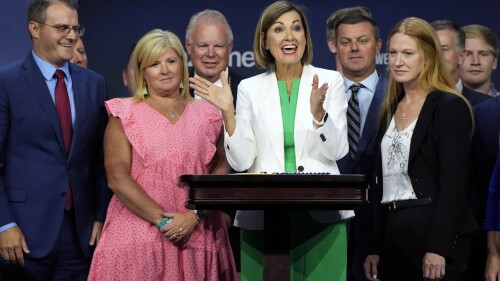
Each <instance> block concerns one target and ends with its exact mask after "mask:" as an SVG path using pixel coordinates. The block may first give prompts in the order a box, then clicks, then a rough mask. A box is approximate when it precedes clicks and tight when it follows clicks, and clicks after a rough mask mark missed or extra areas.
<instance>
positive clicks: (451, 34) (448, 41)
mask: <svg viewBox="0 0 500 281" xmlns="http://www.w3.org/2000/svg"><path fill="white" fill-rule="evenodd" d="M431 25H432V27H433V28H434V31H436V34H437V36H438V39H439V42H440V44H441V49H442V51H443V56H444V60H445V61H446V65H447V66H448V70H449V71H450V74H451V78H452V79H453V82H454V83H455V87H456V88H457V90H458V92H459V93H461V94H462V95H464V97H465V98H466V99H467V100H468V101H469V103H470V104H471V105H472V106H474V105H475V104H476V103H480V102H483V101H485V100H487V99H489V98H490V96H488V95H485V94H483V93H480V92H476V91H474V90H472V89H470V88H468V87H466V86H464V84H463V83H462V80H460V74H459V66H460V65H461V64H463V62H464V48H465V32H464V31H463V30H462V29H460V26H459V25H458V24H456V23H454V22H452V21H450V20H437V21H433V22H432V23H431Z"/></svg>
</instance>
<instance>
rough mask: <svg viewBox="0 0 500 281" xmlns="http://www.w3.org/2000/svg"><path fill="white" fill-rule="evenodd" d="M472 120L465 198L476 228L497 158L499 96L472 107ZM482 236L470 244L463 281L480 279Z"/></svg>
mask: <svg viewBox="0 0 500 281" xmlns="http://www.w3.org/2000/svg"><path fill="white" fill-rule="evenodd" d="M474 119H475V120H474V125H475V128H476V131H475V133H474V136H473V138H472V145H471V147H472V165H471V168H472V169H471V174H472V184H473V190H472V194H471V195H470V196H469V197H470V199H469V203H470V204H471V209H472V210H473V212H474V214H475V215H476V219H477V222H478V224H479V226H482V225H483V223H484V217H485V213H486V202H487V197H488V187H489V182H490V179H491V175H492V173H493V168H494V166H495V161H496V157H497V154H498V145H499V134H500V96H496V97H494V98H491V99H489V100H487V101H484V102H482V103H480V104H477V105H476V106H474ZM486 234H487V233H486V232H485V231H481V232H480V233H478V234H477V235H476V236H475V239H474V240H473V247H472V251H471V258H470V261H469V266H468V268H467V279H466V280H471V281H472V280H478V278H480V277H482V276H484V268H485V265H486V261H487V257H488V251H487V239H486V238H487V237H486ZM490 254H493V253H490ZM494 260H495V259H492V260H491V261H490V262H489V263H488V265H489V266H491V265H492V264H494V262H495V261H494Z"/></svg>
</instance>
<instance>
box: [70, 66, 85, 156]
mask: <svg viewBox="0 0 500 281" xmlns="http://www.w3.org/2000/svg"><path fill="white" fill-rule="evenodd" d="M69 69H70V73H71V80H72V82H73V98H74V101H75V113H74V114H75V123H74V125H73V137H72V138H71V146H70V150H69V152H70V153H69V157H71V156H72V154H73V150H74V149H73V147H76V146H77V145H78V144H77V142H78V139H79V135H80V131H81V129H82V127H83V125H84V123H85V122H84V121H85V120H86V116H85V114H86V111H85V108H86V106H85V102H86V97H85V94H86V92H87V91H85V83H84V80H83V77H82V72H81V70H80V69H77V68H76V67H74V66H73V65H72V64H69Z"/></svg>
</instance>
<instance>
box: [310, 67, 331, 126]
mask: <svg viewBox="0 0 500 281" xmlns="http://www.w3.org/2000/svg"><path fill="white" fill-rule="evenodd" d="M318 83H319V78H318V75H317V74H314V76H313V81H312V90H311V98H310V103H311V113H312V115H313V116H314V119H316V120H317V121H320V120H319V119H321V117H323V114H325V110H324V109H323V102H324V101H325V98H326V91H328V84H327V83H323V85H321V87H319V88H318Z"/></svg>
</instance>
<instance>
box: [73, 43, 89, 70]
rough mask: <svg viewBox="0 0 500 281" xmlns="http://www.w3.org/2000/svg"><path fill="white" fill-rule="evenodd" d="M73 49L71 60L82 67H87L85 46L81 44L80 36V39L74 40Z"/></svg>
mask: <svg viewBox="0 0 500 281" xmlns="http://www.w3.org/2000/svg"><path fill="white" fill-rule="evenodd" d="M73 50H74V52H73V58H72V59H71V62H72V63H75V64H78V65H79V66H81V67H83V68H87V67H88V60H87V53H86V52H85V46H84V45H83V40H82V38H80V40H78V42H76V45H75V48H74V49H73Z"/></svg>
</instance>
